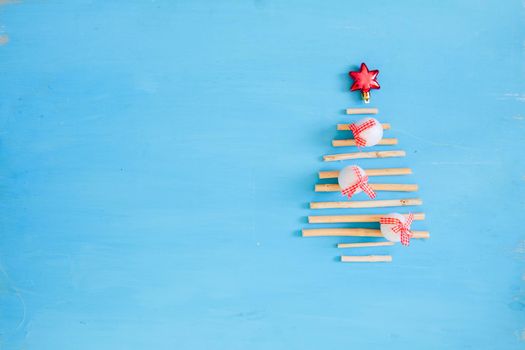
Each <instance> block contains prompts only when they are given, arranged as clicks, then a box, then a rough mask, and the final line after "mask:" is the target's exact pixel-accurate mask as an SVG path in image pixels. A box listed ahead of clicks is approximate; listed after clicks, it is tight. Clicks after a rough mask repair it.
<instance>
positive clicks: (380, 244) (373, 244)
mask: <svg viewBox="0 0 525 350" xmlns="http://www.w3.org/2000/svg"><path fill="white" fill-rule="evenodd" d="M394 244H395V243H394V242H366V243H339V244H338V245H337V248H363V247H385V246H391V245H394Z"/></svg>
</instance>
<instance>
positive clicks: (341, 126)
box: [337, 123, 390, 131]
mask: <svg viewBox="0 0 525 350" xmlns="http://www.w3.org/2000/svg"><path fill="white" fill-rule="evenodd" d="M348 125H349V124H337V130H341V131H350V129H349V128H348ZM381 125H382V126H383V129H384V130H388V129H390V124H388V123H384V124H381Z"/></svg>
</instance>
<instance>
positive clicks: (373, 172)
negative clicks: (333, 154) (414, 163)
mask: <svg viewBox="0 0 525 350" xmlns="http://www.w3.org/2000/svg"><path fill="white" fill-rule="evenodd" d="M365 173H366V175H368V176H390V175H408V174H412V169H410V168H386V169H365ZM338 176H339V171H337V170H334V171H320V172H319V178H320V179H335V178H337V177H338Z"/></svg>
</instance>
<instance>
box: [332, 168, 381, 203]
mask: <svg viewBox="0 0 525 350" xmlns="http://www.w3.org/2000/svg"><path fill="white" fill-rule="evenodd" d="M337 181H338V183H339V187H340V188H341V192H342V194H344V195H345V196H348V198H351V197H352V196H353V195H354V194H356V193H360V192H363V191H365V192H366V193H367V194H368V196H369V197H370V198H375V193H374V191H372V189H371V188H370V186H369V185H368V176H367V175H366V173H365V171H364V170H363V169H362V168H361V167H359V166H357V165H349V166H347V167H345V168H343V169H342V170H341V171H340V172H339V176H338V178H337Z"/></svg>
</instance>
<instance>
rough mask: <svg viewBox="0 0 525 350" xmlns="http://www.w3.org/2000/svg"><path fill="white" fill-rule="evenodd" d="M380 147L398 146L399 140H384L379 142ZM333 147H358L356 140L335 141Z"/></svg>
mask: <svg viewBox="0 0 525 350" xmlns="http://www.w3.org/2000/svg"><path fill="white" fill-rule="evenodd" d="M378 145H381V146H387V145H397V139H388V138H385V139H382V140H381V141H379V143H378ZM332 146H333V147H346V146H357V145H356V142H355V140H354V139H348V140H333V141H332Z"/></svg>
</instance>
